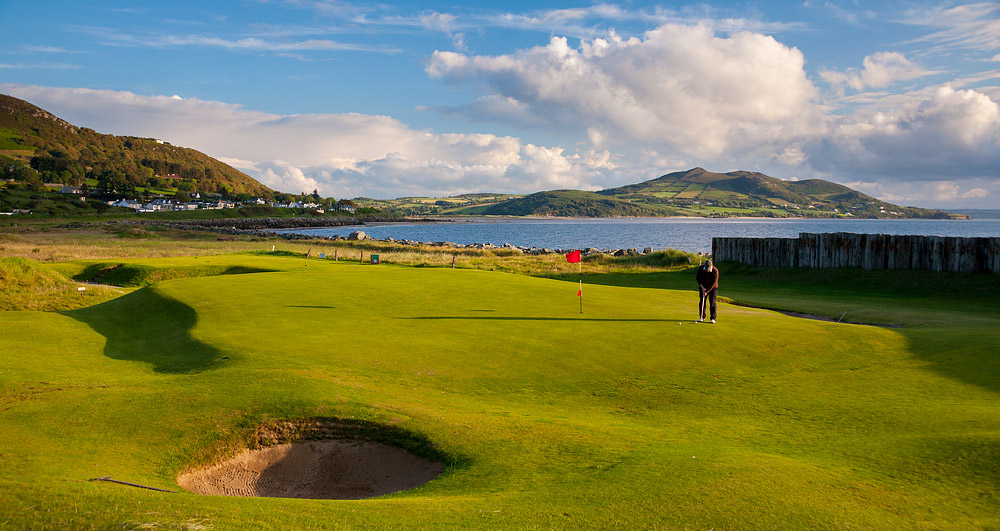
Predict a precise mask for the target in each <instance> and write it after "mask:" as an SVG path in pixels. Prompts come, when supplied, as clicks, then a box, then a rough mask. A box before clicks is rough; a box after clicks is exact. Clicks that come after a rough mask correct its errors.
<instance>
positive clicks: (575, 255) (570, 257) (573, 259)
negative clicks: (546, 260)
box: [566, 249, 580, 264]
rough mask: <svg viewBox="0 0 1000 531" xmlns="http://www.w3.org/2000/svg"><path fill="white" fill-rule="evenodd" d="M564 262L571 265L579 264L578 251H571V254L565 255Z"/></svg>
mask: <svg viewBox="0 0 1000 531" xmlns="http://www.w3.org/2000/svg"><path fill="white" fill-rule="evenodd" d="M566 261H567V262H569V263H571V264H575V263H577V262H579V261H580V250H579V249H577V250H576V251H573V252H572V253H569V254H567V255H566Z"/></svg>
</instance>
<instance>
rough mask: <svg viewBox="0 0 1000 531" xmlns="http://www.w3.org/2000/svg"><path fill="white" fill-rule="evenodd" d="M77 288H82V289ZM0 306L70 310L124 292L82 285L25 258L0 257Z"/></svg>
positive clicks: (24, 308)
mask: <svg viewBox="0 0 1000 531" xmlns="http://www.w3.org/2000/svg"><path fill="white" fill-rule="evenodd" d="M80 288H83V289H82V291H81V289H80ZM0 293H3V296H0V310H5V311H9V310H48V311H54V310H69V309H73V308H82V307H85V306H90V305H93V304H97V303H99V302H104V301H106V300H109V299H113V298H115V297H117V296H119V295H121V294H122V293H123V292H122V291H121V290H116V289H112V288H108V287H104V286H82V285H80V284H77V283H75V282H70V281H68V280H67V279H66V278H64V277H63V276H62V275H59V274H58V273H56V272H55V271H52V270H49V269H48V268H45V267H43V266H41V265H39V264H37V263H35V262H32V261H31V260H27V259H24V258H0Z"/></svg>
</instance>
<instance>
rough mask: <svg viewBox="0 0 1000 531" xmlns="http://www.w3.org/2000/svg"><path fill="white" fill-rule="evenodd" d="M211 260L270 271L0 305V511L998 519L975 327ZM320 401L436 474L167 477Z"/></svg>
mask: <svg viewBox="0 0 1000 531" xmlns="http://www.w3.org/2000/svg"><path fill="white" fill-rule="evenodd" d="M211 259H213V260H220V261H224V262H225V263H226V264H227V265H229V264H232V265H238V266H241V267H246V268H252V269H257V270H272V271H274V272H263V273H252V274H245V275H226V276H215V277H200V278H186V279H178V280H170V281H165V282H161V283H158V284H154V285H152V286H150V287H147V288H144V289H141V290H138V291H135V292H133V293H130V294H128V295H125V296H123V297H121V298H119V299H116V300H112V301H109V302H107V303H104V304H101V305H99V306H95V307H91V308H86V309H82V310H76V311H70V312H63V313H45V312H5V313H0V330H3V331H4V333H3V334H2V336H0V351H2V352H4V355H3V356H0V393H2V395H0V460H2V462H3V466H2V467H0V528H2V527H4V526H5V525H6V526H10V527H11V528H18V529H20V528H32V527H38V528H48V527H71V528H88V527H93V528H108V527H117V528H126V529H127V528H141V527H143V526H146V527H149V526H160V527H163V528H198V526H201V527H204V528H207V527H209V526H210V527H211V528H212V529H276V528H289V529H300V528H317V527H333V528H350V527H367V528H387V529H388V528H400V527H410V528H427V527H435V526H441V527H485V528H535V527H570V528H608V527H615V526H621V527H626V528H637V527H639V528H654V527H657V526H660V527H667V528H684V527H689V528H705V529H709V528H716V529H719V528H758V527H785V528H813V527H821V528H838V527H849V526H850V527H863V528H915V527H930V528H953V527H956V528H963V527H990V526H993V527H995V526H998V525H1000V514H998V513H1000V511H998V510H997V507H1000V496H998V485H1000V483H998V478H1000V395H998V393H997V389H996V388H995V387H991V386H990V385H983V384H980V383H977V382H976V381H975V379H974V378H972V379H970V378H963V377H958V376H956V374H958V373H957V372H956V371H957V369H955V367H956V366H958V365H961V364H966V365H973V366H974V365H975V364H976V363H977V362H978V359H979V358H982V359H986V358H987V357H989V356H992V354H991V353H995V352H996V351H997V339H996V338H995V337H993V336H991V335H989V334H990V333H991V332H989V331H988V330H989V329H988V328H983V326H986V325H983V326H980V327H979V328H976V327H971V328H968V329H966V330H965V331H964V332H963V334H964V337H965V340H964V341H965V342H963V340H962V339H961V338H959V337H956V336H948V337H950V339H949V344H948V345H937V346H935V343H934V341H935V340H934V339H933V336H934V331H935V329H934V328H933V327H931V328H926V329H922V330H919V331H917V333H909V332H907V331H906V330H896V329H886V328H878V327H871V326H860V325H846V324H836V323H827V322H820V321H814V320H806V319H798V318H793V317H787V316H784V315H781V314H778V313H775V312H769V311H763V310H755V309H749V308H739V307H733V306H728V305H726V306H723V309H722V313H721V315H720V320H719V324H717V325H709V324H694V323H693V322H692V321H693V319H694V318H695V317H696V315H695V313H696V308H697V295H696V293H695V292H694V291H693V290H687V291H674V290H664V289H649V288H625V287H616V286H602V285H586V286H584V313H583V314H580V313H579V305H578V298H577V297H576V291H577V285H576V284H575V283H571V282H562V281H557V280H549V279H539V278H531V277H524V276H517V275H510V274H501V273H491V272H485V271H469V270H452V269H430V268H404V267H393V266H390V265H380V266H372V265H359V264H356V263H333V262H330V261H319V260H308V261H307V260H304V259H295V258H274V257H254V256H230V257H219V258H211ZM172 260H174V261H175V262H176V261H177V260H178V259H172ZM198 260H208V259H205V258H202V259H193V258H192V259H189V263H190V264H191V265H192V266H194V265H197V263H198ZM181 262H184V261H183V260H182V261H181ZM144 263H146V264H149V265H151V266H155V264H156V263H157V261H156V260H146V261H144ZM175 265H176V264H175ZM977 326H979V325H977ZM994 330H995V329H994ZM992 333H993V334H995V332H992ZM920 334H925V336H926V337H925V336H921V335H920ZM921 338H923V339H925V340H926V341H927V342H928V343H927V344H929V345H931V347H928V346H927V345H925V344H917V343H916V341H918V340H922V339H921ZM928 350H932V351H934V352H937V353H939V354H938V355H937V357H935V356H931V355H928V354H927V352H928ZM956 364H958V365H956ZM984 366H985V367H986V369H985V370H987V371H988V374H987V375H985V376H984V379H985V380H987V381H988V380H990V378H989V376H990V375H992V376H993V377H994V378H993V379H994V380H995V376H996V373H995V370H996V364H995V363H993V364H992V365H989V364H987V365H984ZM960 372H961V371H959V373H960ZM961 374H964V373H961ZM311 417H330V418H347V419H357V420H359V421H365V422H373V423H380V424H385V425H389V426H393V427H395V428H398V429H401V430H404V431H406V432H407V433H411V434H413V435H414V436H415V437H416V438H418V439H422V440H426V441H429V442H430V443H432V444H433V448H431V449H429V450H428V451H433V452H438V453H440V454H441V455H443V456H445V460H446V470H445V472H444V474H443V475H441V476H440V477H438V478H437V479H435V480H433V481H431V482H429V483H426V484H425V485H423V486H421V487H418V488H416V489H414V490H411V491H406V492H401V493H396V494H393V495H390V496H387V497H383V498H375V499H369V500H362V501H319V500H289V499H277V498H224V497H211V496H200V495H196V494H192V493H188V492H181V489H180V488H179V487H178V486H177V484H176V476H177V474H178V473H179V472H181V471H183V470H185V469H187V468H188V467H194V466H197V465H204V464H208V463H210V462H212V461H214V460H215V459H217V458H221V457H225V456H231V455H234V454H236V453H238V451H239V450H241V449H242V447H243V445H244V444H245V442H246V437H247V436H248V435H249V434H250V433H251V432H252V431H253V429H254V427H256V426H258V425H259V424H261V423H263V422H267V421H268V420H269V419H293V418H311ZM105 476H110V477H112V478H115V479H119V480H123V481H128V482H133V483H137V484H142V485H147V486H152V487H156V488H161V489H167V490H173V491H178V492H176V493H174V494H168V493H161V492H155V491H149V490H143V489H137V488H133V487H128V486H122V485H116V484H111V483H106V482H88V481H87V480H88V479H91V478H98V477H105Z"/></svg>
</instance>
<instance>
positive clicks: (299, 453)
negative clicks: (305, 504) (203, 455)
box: [177, 440, 444, 500]
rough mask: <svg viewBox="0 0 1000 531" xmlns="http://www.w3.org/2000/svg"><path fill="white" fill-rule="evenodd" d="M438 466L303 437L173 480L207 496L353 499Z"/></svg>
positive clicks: (408, 482)
mask: <svg viewBox="0 0 1000 531" xmlns="http://www.w3.org/2000/svg"><path fill="white" fill-rule="evenodd" d="M443 470H444V465H443V464H441V463H439V462H437V461H431V460H429V459H425V458H423V457H420V456H417V455H415V454H413V453H410V452H408V451H406V450H403V449H402V448H398V447H395V446H389V445H386V444H380V443H375V442H367V441H364V442H361V441H347V440H325V441H304V442H294V443H287V444H281V445H277V446H270V447H267V448H262V449H259V450H247V451H245V452H243V453H242V454H240V455H238V456H236V457H234V458H232V459H230V460H228V461H225V462H223V463H219V464H217V465H214V466H211V467H209V468H204V469H201V470H196V471H194V472H189V473H186V474H182V475H181V476H179V477H178V478H177V483H178V484H179V485H180V486H181V487H183V488H185V489H187V490H189V491H192V492H196V493H198V494H208V495H213V496H261V497H271V498H312V499H323V500H358V499H362V498H370V497H372V496H380V495H383V494H389V493H392V492H397V491H401V490H407V489H412V488H414V487H417V486H420V485H423V484H424V483H427V482H428V481H430V480H432V479H434V478H435V477H437V476H438V475H439V474H441V472H442V471H443Z"/></svg>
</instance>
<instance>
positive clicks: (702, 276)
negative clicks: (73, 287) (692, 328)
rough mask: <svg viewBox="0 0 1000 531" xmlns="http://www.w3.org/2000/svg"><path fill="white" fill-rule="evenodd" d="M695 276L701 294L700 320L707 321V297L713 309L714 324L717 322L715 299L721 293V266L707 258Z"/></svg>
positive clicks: (701, 321) (699, 304)
mask: <svg viewBox="0 0 1000 531" xmlns="http://www.w3.org/2000/svg"><path fill="white" fill-rule="evenodd" d="M694 278H695V280H697V281H698V293H699V295H700V297H699V298H698V311H699V318H698V322H699V323H704V322H705V301H706V299H707V300H708V303H709V305H710V306H711V310H712V324H715V308H716V304H715V299H716V297H717V296H718V294H719V268H717V267H715V266H713V265H712V261H711V260H705V263H704V264H702V266H701V267H699V268H698V272H697V273H695V276H694Z"/></svg>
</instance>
